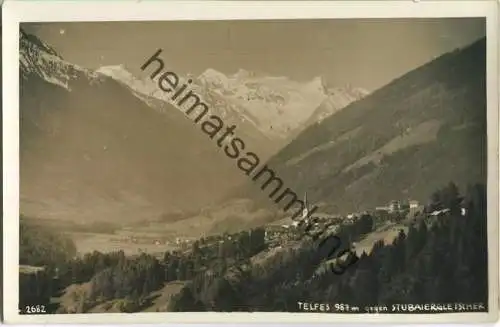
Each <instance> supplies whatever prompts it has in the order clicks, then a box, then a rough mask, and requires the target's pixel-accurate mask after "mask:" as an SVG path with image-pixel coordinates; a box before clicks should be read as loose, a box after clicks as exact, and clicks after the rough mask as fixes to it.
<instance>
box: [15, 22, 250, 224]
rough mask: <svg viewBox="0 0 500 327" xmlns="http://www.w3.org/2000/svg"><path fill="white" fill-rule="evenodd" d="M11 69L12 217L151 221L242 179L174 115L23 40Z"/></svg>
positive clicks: (208, 199)
mask: <svg viewBox="0 0 500 327" xmlns="http://www.w3.org/2000/svg"><path fill="white" fill-rule="evenodd" d="M20 69H21V72H20V144H21V146H20V157H21V158H20V171H21V178H20V193H21V212H23V213H25V214H26V215H28V216H36V217H45V218H56V219H65V220H73V221H86V222H91V221H96V220H102V221H108V222H116V223H119V224H123V223H126V222H131V221H141V220H144V219H154V218H156V217H159V216H160V215H161V214H163V213H164V212H167V211H170V210H173V209H179V210H182V209H186V208H189V209H196V208H194V207H193V204H196V205H200V206H203V205H207V204H209V203H211V202H212V201H215V200H216V199H217V198H218V197H219V196H220V195H221V194H223V193H224V192H228V190H229V189H231V188H232V187H234V186H235V185H238V183H240V182H241V181H242V180H244V178H245V176H242V174H241V173H240V172H239V171H238V170H237V169H236V168H235V167H234V163H233V162H232V161H231V160H228V159H227V157H226V156H225V155H224V154H223V153H221V152H220V150H219V149H218V147H217V146H215V145H214V144H213V142H211V140H210V139H209V138H208V137H207V136H206V135H204V134H203V133H202V132H201V131H200V130H199V129H198V128H194V127H193V125H192V122H191V121H190V120H189V119H187V118H186V117H185V116H184V114H183V113H182V112H180V111H178V110H175V109H173V108H171V110H170V109H168V108H169V107H168V106H169V105H168V104H166V103H163V104H162V105H163V108H165V110H164V112H163V113H160V112H157V111H155V110H154V109H153V108H152V107H151V106H148V105H147V104H146V103H145V102H144V101H142V100H141V99H139V98H137V97H136V96H134V94H132V93H131V92H130V90H129V89H128V88H126V87H124V86H123V85H122V84H120V83H117V82H116V81H114V80H113V79H111V78H109V77H105V76H102V75H100V74H97V73H95V72H93V71H90V70H87V69H84V68H81V67H78V66H76V65H73V64H71V63H69V62H67V61H65V60H64V59H63V58H62V57H61V56H59V55H58V54H57V52H56V51H55V50H54V49H52V48H50V47H49V46H48V45H46V44H45V43H43V42H42V41H41V40H39V39H38V38H37V37H35V36H33V35H27V34H25V33H24V32H22V33H21V34H20ZM167 109H168V110H167ZM200 159H203V163H204V164H203V165H200V164H199V162H200ZM221 176H224V178H221ZM206 190H211V191H210V192H207V191H206Z"/></svg>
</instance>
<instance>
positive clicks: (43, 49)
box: [19, 30, 98, 91]
mask: <svg viewBox="0 0 500 327" xmlns="http://www.w3.org/2000/svg"><path fill="white" fill-rule="evenodd" d="M19 62H20V71H21V77H22V78H23V79H27V78H28V76H30V75H37V76H39V77H40V78H42V79H44V80H45V81H47V82H49V83H52V84H55V85H58V86H61V87H63V88H65V89H67V90H68V91H70V90H71V88H70V85H69V84H70V82H71V81H72V80H75V79H77V78H78V77H79V76H85V77H87V78H88V79H89V80H90V81H95V80H97V79H98V74H96V73H95V72H94V71H91V70H89V69H85V68H82V67H79V66H77V65H75V64H72V63H69V62H67V61H65V60H64V59H63V58H62V57H61V56H60V55H59V54H58V53H57V52H56V51H55V50H54V49H52V48H51V47H50V46H48V45H47V44H45V43H44V42H42V41H41V40H40V39H39V38H37V37H36V36H34V35H30V34H27V33H26V32H24V31H23V30H21V32H20V33H19Z"/></svg>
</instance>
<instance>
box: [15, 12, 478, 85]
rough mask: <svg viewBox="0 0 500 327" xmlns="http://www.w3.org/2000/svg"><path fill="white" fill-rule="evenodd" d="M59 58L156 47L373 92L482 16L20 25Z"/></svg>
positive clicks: (455, 43) (182, 58)
mask: <svg viewBox="0 0 500 327" xmlns="http://www.w3.org/2000/svg"><path fill="white" fill-rule="evenodd" d="M22 28H23V29H25V31H26V32H28V33H31V34H35V35H37V36H38V37H40V38H41V39H42V40H43V41H44V42H46V43H47V44H49V45H51V46H52V47H53V48H54V49H55V50H56V51H57V52H58V53H59V54H60V55H62V57H63V58H65V59H66V60H67V61H70V62H72V63H75V64H78V65H80V66H83V67H87V68H91V69H96V68H99V67H101V66H107V65H119V64H122V65H124V66H125V67H126V68H127V69H128V70H129V71H131V72H132V73H134V74H135V75H138V76H141V74H140V73H141V71H140V66H141V65H142V64H143V63H144V62H145V61H146V60H147V59H148V58H149V57H150V56H151V55H152V54H153V53H155V52H156V50H157V49H159V48H161V49H163V53H162V58H163V59H164V60H165V63H166V66H167V68H168V69H169V70H172V71H175V72H177V73H179V74H187V73H191V74H195V75H198V74H201V73H202V72H203V71H205V70H206V69H208V68H212V69H216V70H219V71H221V72H223V73H225V74H233V73H236V72H237V71H238V70H239V69H245V70H248V71H253V72H255V73H257V74H265V75H271V76H287V77H289V78H291V79H294V80H298V81H307V80H311V79H312V78H314V77H316V76H322V77H323V78H325V80H326V81H327V82H328V84H329V86H343V85H351V86H355V87H362V88H365V89H367V90H370V91H373V90H375V89H377V88H379V87H381V86H383V85H385V84H387V83H389V82H390V81H391V80H393V79H395V78H397V77H399V76H401V75H403V74H405V73H406V72H408V71H410V70H412V69H414V68H417V67H418V66H421V65H423V64H425V63H426V62H429V61H430V60H432V59H433V58H436V57H438V56H439V55H441V54H444V53H446V52H449V51H452V50H454V49H456V48H460V47H463V46H466V45H468V44H470V43H473V42H474V41H475V40H477V39H479V38H481V37H484V36H485V35H486V30H485V20H484V19H482V18H438V19H435V18H434V19H378V20H375V19H372V20H360V19H335V20H333V19H330V20H286V21H191V22H189V21H188V22H186V21H179V22H65V23H29V24H23V25H22Z"/></svg>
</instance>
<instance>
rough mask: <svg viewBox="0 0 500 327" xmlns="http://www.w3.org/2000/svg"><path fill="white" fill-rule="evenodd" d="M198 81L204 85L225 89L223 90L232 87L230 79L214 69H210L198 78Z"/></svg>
mask: <svg viewBox="0 0 500 327" xmlns="http://www.w3.org/2000/svg"><path fill="white" fill-rule="evenodd" d="M198 79H199V80H200V82H201V83H202V84H204V85H212V86H214V87H223V88H229V87H230V84H229V79H228V77H227V76H226V75H224V74H223V73H221V72H219V71H217V70H215V69H212V68H208V69H207V70H205V71H204V72H203V73H202V74H201V75H200V76H199V77H198Z"/></svg>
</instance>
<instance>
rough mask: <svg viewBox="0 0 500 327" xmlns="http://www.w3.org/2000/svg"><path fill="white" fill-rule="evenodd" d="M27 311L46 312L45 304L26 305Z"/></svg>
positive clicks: (25, 310) (34, 312)
mask: <svg viewBox="0 0 500 327" xmlns="http://www.w3.org/2000/svg"><path fill="white" fill-rule="evenodd" d="M24 312H25V313H30V314H37V313H46V311H45V306H44V305H39V304H37V305H27V306H25V307H24Z"/></svg>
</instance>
